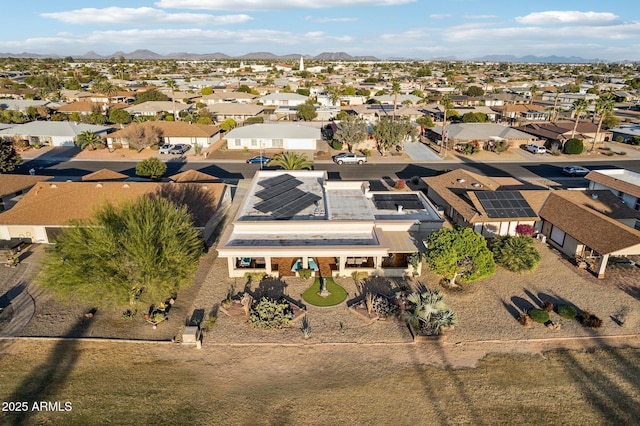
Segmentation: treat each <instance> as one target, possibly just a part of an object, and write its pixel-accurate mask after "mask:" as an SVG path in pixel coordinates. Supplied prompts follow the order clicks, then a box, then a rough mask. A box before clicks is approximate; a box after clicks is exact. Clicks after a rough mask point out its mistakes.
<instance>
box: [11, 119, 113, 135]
mask: <svg viewBox="0 0 640 426" xmlns="http://www.w3.org/2000/svg"><path fill="white" fill-rule="evenodd" d="M109 129H110V127H107V126H98V125H95V124H84V123H72V122H69V121H31V122H29V123H24V124H18V125H16V126H13V127H11V128H10V129H5V130H0V135H25V136H26V135H29V136H70V137H76V136H78V135H79V134H80V133H82V132H85V131H89V132H93V133H101V132H106V131H107V130H109Z"/></svg>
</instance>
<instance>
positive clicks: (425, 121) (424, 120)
mask: <svg viewBox="0 0 640 426" xmlns="http://www.w3.org/2000/svg"><path fill="white" fill-rule="evenodd" d="M416 123H418V124H419V125H420V126H422V128H424V129H429V128H431V127H433V126H434V124H433V119H432V118H431V116H430V115H422V116H420V117H418V118H417V119H416Z"/></svg>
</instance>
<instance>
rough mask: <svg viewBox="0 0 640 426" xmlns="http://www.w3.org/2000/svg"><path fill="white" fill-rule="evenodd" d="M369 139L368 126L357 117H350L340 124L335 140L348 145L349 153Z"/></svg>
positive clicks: (334, 136)
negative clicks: (355, 146)
mask: <svg viewBox="0 0 640 426" xmlns="http://www.w3.org/2000/svg"><path fill="white" fill-rule="evenodd" d="M366 138H367V124H366V123H365V122H364V120H362V119H361V118H360V117H358V116H356V115H348V116H347V117H346V118H345V119H344V120H342V121H341V122H340V123H338V130H337V131H336V133H335V134H334V135H333V139H335V140H337V141H339V142H340V143H342V144H344V145H347V149H348V150H349V152H353V146H354V145H357V144H358V143H360V142H362V141H364V140H365V139H366Z"/></svg>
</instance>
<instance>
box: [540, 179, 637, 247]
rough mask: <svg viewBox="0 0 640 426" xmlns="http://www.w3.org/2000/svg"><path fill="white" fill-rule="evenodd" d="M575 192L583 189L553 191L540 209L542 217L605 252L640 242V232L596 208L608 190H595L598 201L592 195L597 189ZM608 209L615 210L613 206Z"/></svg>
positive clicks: (579, 239)
mask: <svg viewBox="0 0 640 426" xmlns="http://www.w3.org/2000/svg"><path fill="white" fill-rule="evenodd" d="M573 192H576V193H579V192H582V191H553V192H552V193H551V194H550V195H549V197H548V198H547V201H546V202H545V203H544V206H543V207H542V209H541V210H540V217H542V218H543V219H544V220H545V221H547V222H549V223H551V224H553V225H554V226H557V227H558V228H559V229H561V230H562V231H564V232H565V233H567V234H568V235H570V236H572V237H573V238H575V239H576V240H578V241H579V242H580V243H582V244H585V245H587V246H588V247H590V248H592V249H594V250H595V251H597V252H598V253H600V254H603V255H604V254H610V253H615V252H617V251H620V250H624V249H626V248H629V247H632V246H635V245H640V231H638V230H636V229H633V228H631V227H630V226H627V225H625V224H623V223H620V222H618V221H617V220H615V219H612V218H610V217H608V216H606V215H605V214H604V213H602V212H601V211H599V210H598V209H597V208H594V205H595V203H596V202H600V203H602V202H603V201H602V199H604V197H606V196H607V195H606V193H607V192H609V191H607V190H603V191H596V192H597V193H598V199H597V200H595V199H593V198H591V197H590V196H589V194H590V193H592V192H594V191H586V193H584V194H581V195H582V196H580V194H577V195H576V194H572V193H573ZM605 201H606V200H605ZM624 207H625V208H627V209H628V207H626V206H624ZM607 209H611V211H613V208H612V207H607Z"/></svg>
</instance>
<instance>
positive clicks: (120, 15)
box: [41, 7, 253, 25]
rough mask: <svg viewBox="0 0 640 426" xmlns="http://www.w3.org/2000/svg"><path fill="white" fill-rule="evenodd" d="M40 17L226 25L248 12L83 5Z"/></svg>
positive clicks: (69, 20) (245, 17)
mask: <svg viewBox="0 0 640 426" xmlns="http://www.w3.org/2000/svg"><path fill="white" fill-rule="evenodd" d="M41 16H42V17H44V18H51V19H55V20H58V21H62V22H65V23H67V24H85V25H87V24H88V25H155V24H191V25H206V24H209V25H211V24H213V25H225V24H238V23H242V22H247V21H250V20H251V19H253V18H251V16H249V15H244V14H240V15H222V16H216V15H208V14H200V13H167V12H165V11H163V10H159V9H154V8H151V7H139V8H135V9H134V8H123V7H107V8H104V9H96V8H84V9H76V10H69V11H66V12H55V13H42V14H41Z"/></svg>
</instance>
